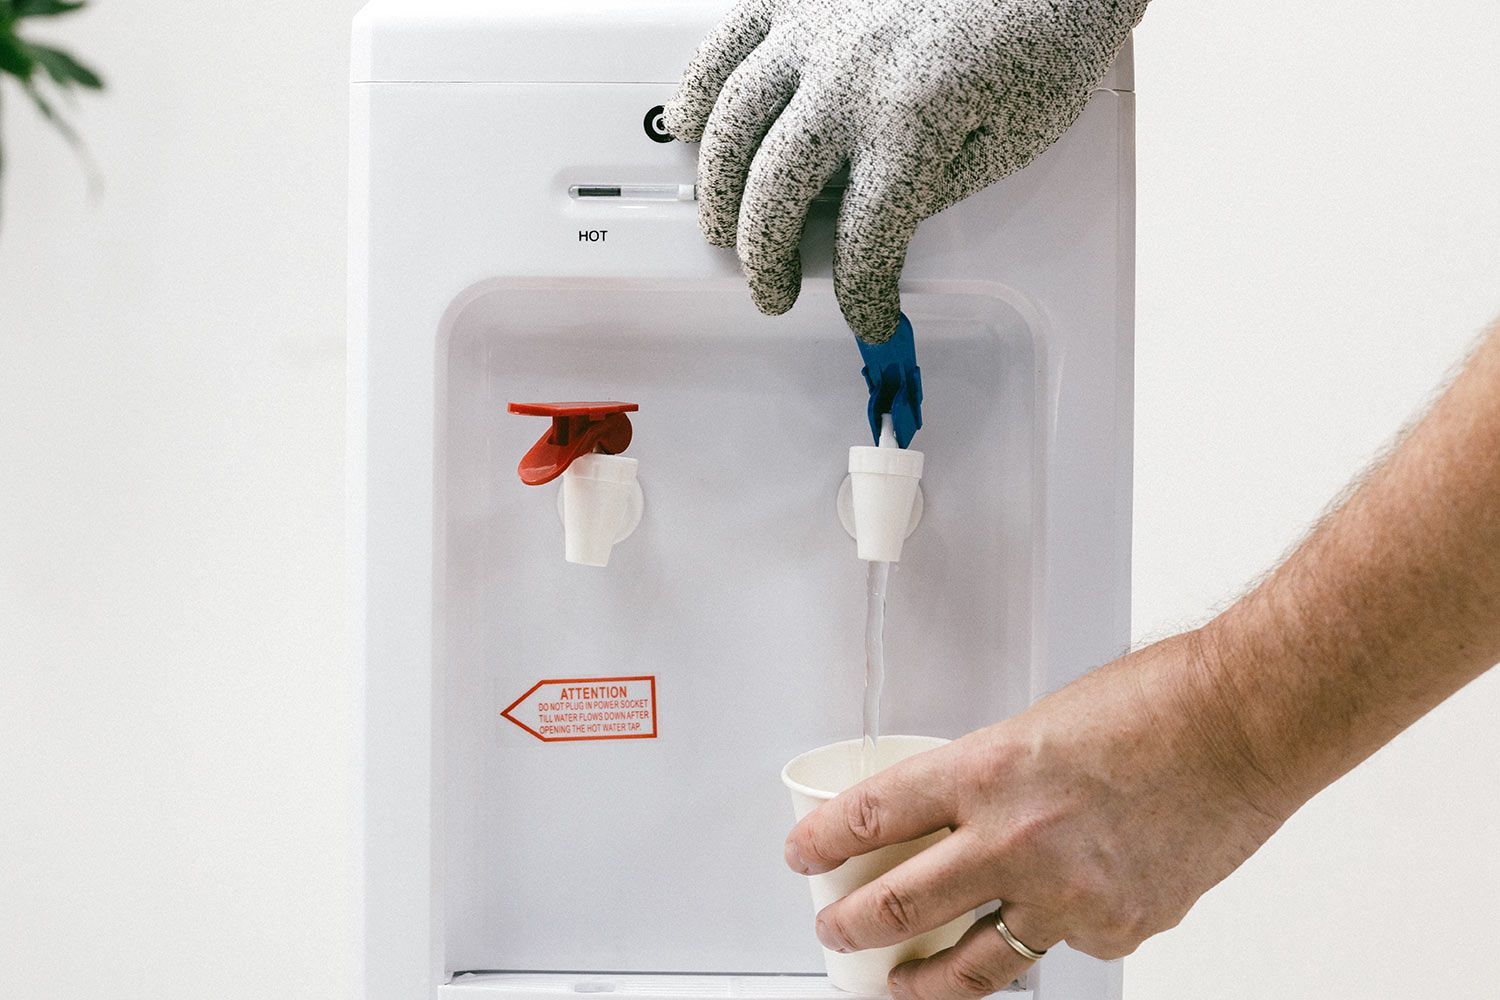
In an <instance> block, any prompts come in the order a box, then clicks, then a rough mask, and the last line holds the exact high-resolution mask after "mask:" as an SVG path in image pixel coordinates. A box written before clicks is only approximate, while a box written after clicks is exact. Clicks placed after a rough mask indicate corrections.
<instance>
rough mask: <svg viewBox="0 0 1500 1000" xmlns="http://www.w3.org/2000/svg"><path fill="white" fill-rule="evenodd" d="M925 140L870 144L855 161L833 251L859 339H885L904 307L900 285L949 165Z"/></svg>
mask: <svg viewBox="0 0 1500 1000" xmlns="http://www.w3.org/2000/svg"><path fill="white" fill-rule="evenodd" d="M922 147H923V143H921V142H912V143H909V144H905V145H904V146H903V147H902V148H900V149H892V150H885V151H871V152H867V153H866V154H865V155H863V156H861V157H860V158H858V159H856V160H855V161H854V162H853V163H852V164H851V165H850V168H849V189H848V190H847V191H846V192H845V193H844V203H843V205H842V206H840V208H839V220H838V230H837V235H836V240H835V244H834V252H833V287H834V292H835V294H837V296H838V300H839V308H840V309H841V310H843V313H844V319H845V320H847V321H848V323H849V326H850V328H852V329H853V330H854V332H855V334H856V335H857V336H858V337H859V339H861V340H863V341H865V342H866V343H868V344H883V343H885V342H886V341H887V340H889V339H890V338H891V334H892V333H894V332H895V331H896V322H897V320H898V319H899V318H900V315H901V295H900V292H899V290H898V286H899V283H900V281H901V269H902V268H903V267H904V266H905V264H906V250H907V247H908V246H909V245H910V244H911V238H912V235H913V234H914V233H916V231H917V223H919V222H921V221H922V220H923V219H925V218H926V217H927V216H929V215H931V214H932V212H931V209H930V206H931V204H932V202H933V200H934V195H935V193H937V189H936V184H937V183H938V182H939V181H940V180H941V176H942V171H943V166H944V165H946V163H947V162H948V158H946V157H943V156H941V155H939V156H938V158H937V164H938V165H937V166H934V163H933V161H932V160H930V159H927V158H926V157H925V156H924V155H923V149H922Z"/></svg>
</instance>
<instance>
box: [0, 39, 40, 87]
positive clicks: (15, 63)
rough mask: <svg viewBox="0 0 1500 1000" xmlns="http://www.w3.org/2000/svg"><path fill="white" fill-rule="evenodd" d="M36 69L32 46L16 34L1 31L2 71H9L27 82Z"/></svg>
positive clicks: (0, 67) (0, 59) (0, 69)
mask: <svg viewBox="0 0 1500 1000" xmlns="http://www.w3.org/2000/svg"><path fill="white" fill-rule="evenodd" d="M35 70H36V59H35V58H34V57H33V56H32V54H31V50H30V47H29V46H27V44H26V43H25V42H23V41H21V40H20V39H19V38H17V37H16V36H15V35H10V34H5V33H0V73H9V74H10V75H11V76H13V77H15V78H16V79H18V80H20V81H21V82H22V83H25V82H26V81H28V80H30V79H31V74H32V73H33V72H34V71H35Z"/></svg>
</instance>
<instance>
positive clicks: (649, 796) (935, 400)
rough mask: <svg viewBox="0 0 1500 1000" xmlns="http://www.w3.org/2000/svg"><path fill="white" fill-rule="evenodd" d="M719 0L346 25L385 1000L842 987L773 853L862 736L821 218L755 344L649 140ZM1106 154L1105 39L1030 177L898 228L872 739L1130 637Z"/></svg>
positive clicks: (1123, 339)
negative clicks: (902, 448)
mask: <svg viewBox="0 0 1500 1000" xmlns="http://www.w3.org/2000/svg"><path fill="white" fill-rule="evenodd" d="M724 6H725V3H724V2H723V0H711V2H703V0H641V2H639V3H632V2H629V0H622V2H613V3H611V2H607V0H553V2H550V3H546V4H540V3H539V4H535V5H534V6H533V5H523V4H514V5H512V4H498V3H487V2H480V0H376V2H374V3H372V4H370V5H369V6H368V7H367V8H366V9H365V10H364V12H363V13H362V14H361V15H360V16H359V18H358V20H357V22H356V26H355V33H354V61H353V82H352V87H351V105H352V108H351V114H352V119H353V125H352V148H351V156H352V168H351V188H352V208H351V250H350V272H349V273H350V279H349V280H350V311H349V325H350V334H349V374H350V377H349V389H350V392H349V398H350V403H349V406H350V423H349V428H350V461H349V470H350V471H349V497H350V500H349V503H350V511H349V530H350V536H351V540H350V544H351V549H350V552H351V556H350V558H351V576H352V577H353V580H354V583H353V595H352V621H353V631H354V640H353V641H354V650H355V653H354V655H355V657H356V659H357V669H358V670H359V671H360V672H361V676H362V677H363V704H362V720H361V724H362V726H363V733H364V736H363V754H364V772H363V777H362V786H361V788H362V791H361V795H362V805H363V850H362V858H363V887H362V900H363V914H364V922H363V950H362V954H363V972H362V975H363V987H362V988H363V996H364V997H366V998H368V1000H434V998H441V1000H559V998H573V997H575V996H576V994H580V993H608V994H615V995H622V996H624V997H628V998H630V1000H711V998H713V1000H727V998H731V997H732V998H736V1000H761V998H764V1000H813V998H828V1000H832V998H835V997H838V996H843V995H844V994H840V993H838V991H836V990H834V989H833V988H832V987H831V986H830V985H828V983H827V981H826V980H825V979H824V978H823V976H822V975H821V973H822V971H823V966H822V960H821V956H820V952H819V948H818V944H817V941H816V939H815V938H814V936H813V930H812V914H811V912H810V910H809V905H808V899H807V890H806V887H805V886H804V884H803V880H802V879H801V878H800V877H799V876H797V875H795V874H793V873H791V872H789V871H788V870H787V869H786V868H785V866H784V864H783V862H782V851H781V844H782V839H783V837H784V836H785V834H786V832H787V830H788V829H789V828H790V826H791V822H792V816H791V811H790V808H789V806H788V802H787V798H786V792H785V789H784V788H783V787H782V784H781V782H780V780H779V771H780V768H781V766H782V764H783V763H785V762H786V761H787V760H788V759H790V758H791V757H793V756H794V755H796V754H797V753H799V752H801V751H804V750H807V749H809V748H811V747H816V746H819V745H822V744H825V743H829V742H833V741H835V740H839V739H844V738H849V737H854V736H858V734H859V726H860V710H861V695H862V680H863V678H862V670H863V662H864V659H863V656H864V654H863V621H864V610H865V607H864V597H865V564H864V563H862V562H860V561H859V560H858V559H857V557H856V552H855V543H854V542H853V541H852V540H851V539H850V537H849V535H848V534H847V533H846V531H845V529H844V527H843V525H842V524H841V519H840V514H839V491H840V486H841V484H842V483H843V480H844V478H845V476H846V473H847V472H848V468H847V465H848V456H849V447H850V446H851V445H856V444H864V445H869V444H871V441H870V431H869V428H868V426H867V424H866V412H865V406H866V400H867V389H866V385H865V383H864V381H863V380H862V379H861V378H860V360H859V354H858V352H857V351H856V350H855V344H854V342H853V337H852V335H851V333H850V332H849V330H848V327H847V326H846V325H845V324H844V322H843V320H842V318H841V317H840V315H839V312H838V309H837V306H836V304H835V302H834V297H833V291H832V285H831V281H830V278H829V259H830V240H831V211H832V209H829V208H815V210H814V215H813V218H812V219H811V220H810V223H809V226H808V231H807V235H806V238H805V243H804V249H803V257H804V260H805V261H807V262H808V274H807V278H806V281H805V282H804V286H803V293H802V297H801V299H800V301H799V302H798V303H797V305H796V307H795V308H794V309H793V310H792V311H791V312H790V313H788V314H787V315H785V316H781V317H777V318H768V317H765V316H762V315H760V314H759V313H757V312H756V311H755V309H754V308H753V307H752V305H751V303H750V299H749V295H748V293H747V290H746V288H745V285H744V281H743V279H742V278H741V277H740V275H739V273H738V269H737V262H736V260H735V258H734V254H733V252H732V251H726V250H720V249H715V248H713V247H710V246H709V245H707V244H706V243H705V242H704V241H703V240H702V238H701V237H700V235H699V232H698V228H697V219H696V208H695V205H694V204H693V187H692V186H693V182H694V160H695V155H696V153H695V148H694V147H693V146H691V145H685V144H682V143H678V142H674V141H671V138H670V136H667V135H665V134H664V133H663V132H662V131H661V128H660V122H659V120H658V115H659V109H660V106H661V105H662V103H663V102H664V101H665V100H666V99H667V98H668V97H670V96H671V94H672V92H673V89H674V86H675V81H676V79H677V76H678V74H679V73H680V71H681V69H682V67H683V66H684V65H685V63H686V61H687V59H688V57H689V56H690V55H691V53H692V52H693V50H694V48H695V47H696V45H697V43H698V41H699V40H700V39H701V38H702V36H703V35H704V34H705V33H706V32H707V31H708V30H709V28H710V27H711V26H712V25H713V24H714V23H715V22H716V20H717V18H718V16H719V15H720V14H721V13H722V10H723V7H724ZM1132 123H1133V95H1132V93H1131V75H1130V65H1129V55H1128V50H1127V52H1126V54H1125V55H1124V56H1122V59H1121V61H1120V62H1119V64H1118V65H1117V66H1116V67H1115V69H1114V70H1113V71H1112V73H1111V75H1110V76H1109V77H1108V78H1107V79H1106V81H1105V82H1104V83H1103V84H1102V85H1101V87H1100V89H1099V90H1098V91H1097V93H1095V94H1094V96H1093V98H1092V100H1091V102H1090V103H1089V105H1088V107H1087V110H1086V111H1085V112H1084V114H1083V116H1082V117H1081V118H1080V119H1079V121H1078V122H1077V124H1076V125H1075V126H1074V127H1073V128H1072V129H1071V130H1070V131H1069V132H1068V133H1067V135H1065V136H1064V137H1063V139H1062V140H1061V141H1060V142H1058V143H1057V144H1056V145H1055V146H1054V147H1053V148H1052V149H1050V150H1049V151H1048V152H1047V153H1046V154H1044V155H1043V156H1042V157H1041V158H1040V159H1039V160H1038V161H1037V162H1036V163H1034V164H1033V165H1032V166H1030V167H1028V168H1027V169H1026V170H1024V171H1022V172H1021V173H1019V174H1017V175H1015V176H1012V177H1010V178H1008V179H1007V180H1005V181H1003V182H1002V183H1000V184H998V185H996V186H994V187H992V188H990V189H989V190H987V191H985V192H983V193H982V194H980V195H978V196H976V197H974V198H972V199H970V200H969V201H967V202H964V203H961V204H960V205H958V206H956V207H955V208H953V209H950V210H949V211H947V212H944V213H943V214H941V215H939V216H937V217H935V218H933V219H931V220H929V221H927V222H926V223H924V224H923V225H922V226H921V228H920V229H919V231H918V233H917V237H916V240H915V242H914V244H913V246H912V249H911V254H910V258H909V262H908V265H907V268H906V272H905V277H904V281H903V295H902V302H903V307H904V309H905V312H906V314H907V315H908V316H909V317H910V318H911V321H912V324H913V325H914V327H915V329H916V331H917V338H918V344H919V350H920V359H921V365H922V381H923V384H924V387H925V392H926V402H925V405H924V409H923V416H924V421H925V422H924V426H923V429H922V431H921V435H920V438H919V445H920V448H921V451H922V452H923V454H924V455H925V469H924V470H923V472H922V503H923V510H922V514H921V519H920V524H919V525H918V526H917V528H916V530H915V531H914V533H913V534H912V535H911V537H910V538H909V539H907V540H906V543H905V547H904V552H903V554H902V557H901V561H900V563H899V565H898V567H897V568H896V571H895V572H894V573H893V574H892V576H891V579H890V584H889V588H890V597H889V611H888V627H887V642H886V659H887V665H888V667H887V669H888V672H889V678H888V683H887V687H886V694H885V718H886V725H887V728H888V730H889V731H890V732H912V733H924V734H930V735H935V736H948V737H954V736H958V735H960V734H962V733H964V732H967V731H969V730H972V729H975V728H978V727H980V726H983V725H986V724H988V723H991V722H994V721H997V720H999V719H1001V718H1004V717H1006V716H1007V715H1011V714H1014V713H1016V712H1019V711H1021V710H1023V709H1024V708H1025V707H1026V706H1027V705H1028V704H1030V703H1031V702H1032V701H1033V700H1034V699H1036V698H1037V697H1038V696H1040V695H1041V694H1043V693H1045V692H1046V691H1049V690H1052V689H1054V688H1056V687H1058V686H1060V685H1062V684H1064V683H1066V682H1068V681H1069V680H1071V679H1072V678H1074V677H1076V676H1078V675H1079V674H1081V673H1082V672H1084V671H1086V670H1087V669H1089V668H1091V667H1093V666H1095V665H1097V664H1099V663H1101V662H1104V661H1106V660H1108V659H1110V658H1112V657H1113V656H1115V655H1117V654H1119V653H1120V652H1122V651H1123V650H1124V649H1125V647H1126V645H1127V642H1128V615H1129V599H1128V598H1129V591H1128V585H1129V558H1130V463H1131V369H1132V358H1131V341H1132V318H1131V317H1132V289H1133V257H1132V239H1133V234H1132V224H1133V223H1132V220H1133V176H1132V169H1133V166H1132V158H1133V150H1132V131H1133V129H1132ZM579 401H583V402H579ZM512 404H517V408H518V412H512ZM622 423H623V426H622ZM589 435H592V437H588V436H589ZM523 458H526V459H527V461H528V462H530V464H529V465H527V464H526V462H523ZM518 465H520V466H521V472H522V475H518ZM527 469H530V472H529V473H528V472H527V471H526V470H527ZM527 475H529V476H530V477H531V479H533V480H536V482H535V483H532V484H528V482H529V481H527V482H523V478H524V477H525V476H527ZM1017 991H1018V992H1017V993H1016V995H1017V996H1021V997H1024V996H1027V995H1030V996H1032V997H1034V998H1036V1000H1113V998H1118V996H1119V993H1120V970H1119V963H1106V962H1100V961H1096V960H1094V959H1092V958H1088V957H1087V956H1084V955H1081V954H1078V953H1075V952H1071V951H1070V950H1069V949H1068V948H1067V947H1066V946H1059V947H1057V948H1055V949H1053V951H1052V953H1051V954H1049V955H1048V956H1047V957H1046V958H1045V959H1044V960H1043V961H1042V962H1041V963H1039V964H1038V965H1037V966H1036V967H1035V968H1033V969H1032V971H1031V972H1030V974H1029V976H1028V977H1027V979H1026V981H1025V982H1024V983H1023V984H1021V985H1020V986H1019V987H1017Z"/></svg>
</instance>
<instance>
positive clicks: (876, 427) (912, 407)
mask: <svg viewBox="0 0 1500 1000" xmlns="http://www.w3.org/2000/svg"><path fill="white" fill-rule="evenodd" d="M855 343H857V344H858V345H859V353H860V357H862V358H864V361H865V367H864V372H863V374H864V376H865V384H866V385H867V386H869V387H870V410H869V415H870V433H871V434H872V435H874V437H875V443H876V444H879V443H880V418H881V417H882V416H884V415H885V414H887V413H889V414H890V415H891V424H892V426H893V428H894V429H895V431H896V443H897V444H899V445H900V446H901V447H903V448H905V447H906V446H907V445H909V444H911V439H912V438H913V437H914V436H915V435H916V433H917V431H918V430H919V429H920V428H921V426H922V369H920V368H918V367H917V345H916V341H915V340H914V339H913V338H912V329H911V320H909V319H907V318H906V314H905V313H902V314H901V320H900V322H898V323H897V324H896V332H895V333H893V334H891V339H890V340H887V341H886V342H885V343H883V344H867V343H865V342H864V341H863V340H859V339H858V338H856V339H855Z"/></svg>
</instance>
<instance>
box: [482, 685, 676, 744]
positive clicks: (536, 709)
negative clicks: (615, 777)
mask: <svg viewBox="0 0 1500 1000" xmlns="http://www.w3.org/2000/svg"><path fill="white" fill-rule="evenodd" d="M500 714H501V715H503V716H504V717H505V718H507V719H509V720H510V721H511V722H514V723H515V724H516V725H518V726H520V727H521V728H522V729H524V730H526V731H527V732H528V733H530V734H531V735H532V736H535V737H536V738H537V739H539V740H541V741H542V742H544V743H561V742H564V741H567V740H651V739H655V738H656V678H655V677H570V678H564V679H561V680H543V681H537V682H536V683H535V684H533V685H532V686H531V690H529V691H527V692H526V693H525V694H523V695H521V697H519V698H517V699H516V700H515V701H513V702H511V703H510V705H509V707H507V708H506V709H505V710H504V711H502V712H501V713H500Z"/></svg>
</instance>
